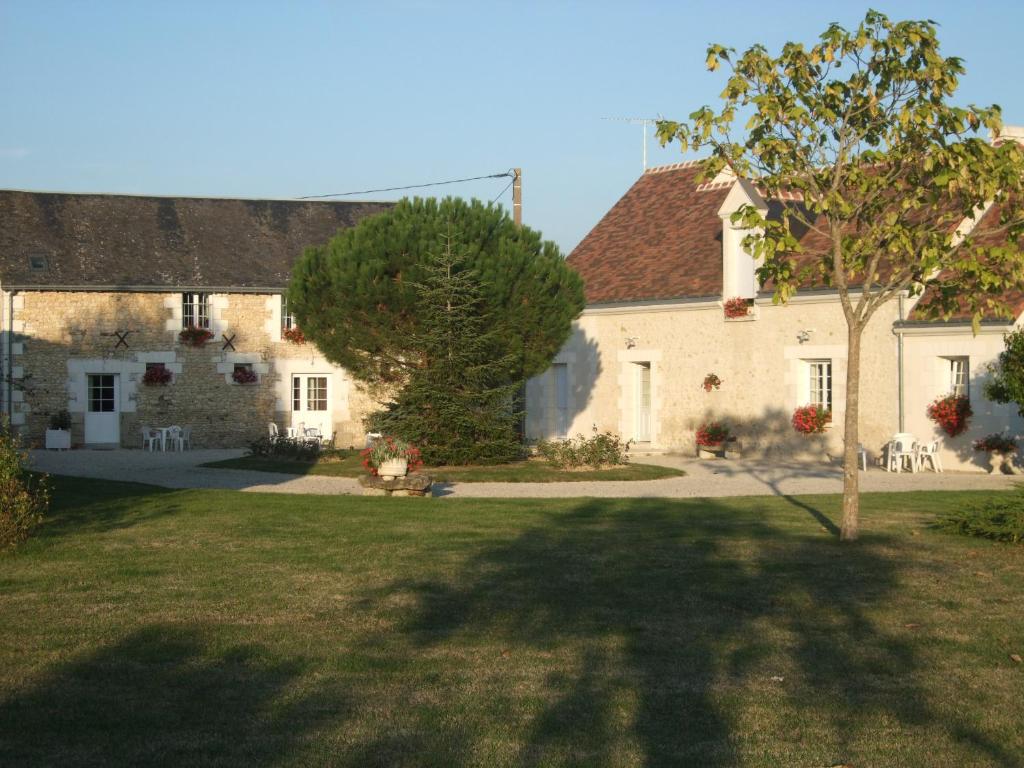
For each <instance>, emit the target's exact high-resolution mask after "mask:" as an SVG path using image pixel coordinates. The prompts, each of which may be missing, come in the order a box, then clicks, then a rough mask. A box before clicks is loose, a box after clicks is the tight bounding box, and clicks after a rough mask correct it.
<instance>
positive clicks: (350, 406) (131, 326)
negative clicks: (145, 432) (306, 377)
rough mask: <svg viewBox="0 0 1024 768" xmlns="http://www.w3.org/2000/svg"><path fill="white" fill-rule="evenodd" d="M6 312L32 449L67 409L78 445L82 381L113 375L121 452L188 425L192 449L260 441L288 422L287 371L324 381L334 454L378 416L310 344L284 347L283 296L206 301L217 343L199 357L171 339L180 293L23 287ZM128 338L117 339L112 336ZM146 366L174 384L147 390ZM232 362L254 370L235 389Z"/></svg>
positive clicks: (17, 416)
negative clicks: (250, 380) (153, 431)
mask: <svg viewBox="0 0 1024 768" xmlns="http://www.w3.org/2000/svg"><path fill="white" fill-rule="evenodd" d="M14 305H15V311H14V322H13V332H14V334H15V336H14V338H15V339H16V343H15V345H14V352H15V354H14V356H13V374H14V394H15V399H16V401H17V402H16V403H15V406H14V413H13V414H12V421H13V422H14V423H15V424H16V425H19V426H20V429H21V431H22V433H23V434H24V436H25V437H26V438H27V440H28V441H29V442H30V443H35V442H40V441H41V440H42V437H43V432H44V430H45V429H46V425H47V423H48V421H49V417H50V415H51V414H52V413H54V412H56V411H59V410H62V409H64V408H67V409H68V410H69V411H71V413H72V419H73V422H74V425H73V433H72V441H73V443H75V444H81V443H82V442H83V441H84V419H85V413H86V409H87V402H86V401H87V392H86V381H87V377H88V375H89V374H94V373H116V374H118V381H119V396H120V412H121V415H120V442H121V444H122V445H125V446H134V445H138V444H140V436H139V428H140V427H141V426H142V425H144V424H145V425H150V426H167V425H169V424H180V425H182V426H184V425H190V426H192V428H193V430H194V442H195V444H196V445H197V447H199V446H202V447H224V446H232V447H234V446H244V445H245V444H246V443H248V442H249V441H250V440H253V439H255V438H257V437H260V436H262V435H265V434H266V433H267V423H268V422H269V421H274V422H275V423H277V424H278V425H279V427H281V428H284V427H287V426H289V425H290V424H291V421H292V412H291V393H290V388H291V376H292V374H323V375H325V376H328V377H329V380H330V386H329V395H330V415H331V422H332V427H333V430H334V431H336V432H337V444H338V445H339V446H343V447H344V446H348V445H361V444H362V442H363V432H364V431H363V427H362V423H361V419H362V417H363V416H364V415H365V414H366V413H367V412H368V411H370V410H372V409H374V408H376V404H375V403H374V402H373V401H372V400H371V399H369V398H368V397H366V396H365V395H363V394H361V393H360V392H359V390H358V388H357V387H356V386H355V385H354V383H353V382H352V381H351V380H350V379H349V377H348V376H347V375H346V374H345V372H344V371H343V370H341V369H340V368H337V367H336V366H333V365H331V364H330V363H328V362H327V361H326V360H325V359H324V358H323V356H322V355H320V353H319V352H318V351H317V350H316V348H315V347H313V346H312V345H310V344H304V345H295V344H292V343H290V342H287V341H284V340H282V338H281V332H280V328H281V302H280V296H276V295H265V294H259V295H258V294H216V295H213V296H211V298H210V306H211V310H212V311H211V315H212V318H211V320H212V322H211V330H212V331H213V333H214V335H215V338H214V339H213V340H211V341H210V342H208V343H207V344H206V345H205V346H203V347H201V348H199V349H195V348H192V347H190V346H187V345H185V344H182V343H181V342H180V341H179V339H178V333H179V331H180V330H181V324H182V323H181V294H180V293H144V292H139V293H127V292H125V293H103V292H43V291H26V292H20V293H18V294H16V295H15V297H14ZM125 331H128V333H127V336H125V342H124V343H120V342H119V338H118V336H117V335H115V334H116V333H120V334H124V332H125ZM228 339H230V340H231V344H230V345H229V344H226V340H228ZM232 347H233V348H232ZM146 363H163V364H164V365H165V366H166V367H167V368H168V370H170V371H171V372H172V373H173V381H172V382H171V383H170V384H168V385H166V386H147V385H145V384H144V383H143V382H142V376H143V374H144V373H145V369H146ZM238 363H242V364H250V365H251V366H252V368H253V370H254V371H255V372H256V373H257V374H258V375H259V382H258V383H256V384H249V385H240V384H236V383H235V382H234V381H233V380H232V378H231V374H232V372H233V370H234V366H235V364H238Z"/></svg>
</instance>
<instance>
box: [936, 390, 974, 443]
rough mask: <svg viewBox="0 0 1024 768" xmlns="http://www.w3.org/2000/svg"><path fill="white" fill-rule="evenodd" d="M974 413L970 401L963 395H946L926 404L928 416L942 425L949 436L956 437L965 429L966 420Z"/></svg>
mask: <svg viewBox="0 0 1024 768" xmlns="http://www.w3.org/2000/svg"><path fill="white" fill-rule="evenodd" d="M973 415H974V411H972V410H971V401H970V400H969V399H968V398H966V397H964V396H963V395H946V396H945V397H939V398H936V399H935V400H933V401H932V402H931V403H930V404H929V405H928V418H929V419H931V420H932V421H934V422H935V423H936V424H938V425H939V426H940V427H942V431H943V432H945V433H946V434H947V435H949V436H950V437H956V436H957V435H959V434H960V433H962V432H963V431H964V430H966V429H967V423H968V420H969V419H970V418H971V416H973Z"/></svg>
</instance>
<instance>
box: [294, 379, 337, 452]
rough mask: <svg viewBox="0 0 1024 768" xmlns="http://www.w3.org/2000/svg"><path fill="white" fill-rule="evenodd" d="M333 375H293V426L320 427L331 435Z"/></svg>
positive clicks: (322, 431) (325, 434) (332, 423)
mask: <svg viewBox="0 0 1024 768" xmlns="http://www.w3.org/2000/svg"><path fill="white" fill-rule="evenodd" d="M330 384H331V377H330V376H325V375H323V374H320V373H300V374H296V375H294V376H292V426H293V427H299V426H304V427H305V428H306V429H309V428H310V427H318V428H319V429H320V432H321V434H323V435H324V436H325V437H330V436H331V433H332V432H333V431H334V419H333V418H332V414H331V399H330Z"/></svg>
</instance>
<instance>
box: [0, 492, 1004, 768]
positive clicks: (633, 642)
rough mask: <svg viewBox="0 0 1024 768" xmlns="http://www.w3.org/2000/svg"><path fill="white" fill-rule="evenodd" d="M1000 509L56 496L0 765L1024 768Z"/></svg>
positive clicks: (5, 572) (37, 560)
mask: <svg viewBox="0 0 1024 768" xmlns="http://www.w3.org/2000/svg"><path fill="white" fill-rule="evenodd" d="M980 495H982V494H979V493H972V494H966V493H930V494H926V493H917V494H898V495H867V496H865V497H864V530H865V535H864V539H863V541H862V542H860V543H859V544H857V545H856V546H840V545H839V544H838V543H837V541H836V538H835V534H834V525H833V521H835V520H836V518H837V512H838V506H839V500H838V498H837V497H800V498H788V499H787V498H748V499H721V500H680V501H664V500H653V499H622V500H592V499H576V500H573V499H566V500H552V501H538V500H475V499H380V498H375V497H365V498H364V497H331V498H326V497H317V498H313V497H303V496H293V495H287V494H282V495H272V494H266V495H262V494H252V493H240V492H232V491H170V490H163V489H157V488H152V487H147V486H140V485H130V484H117V483H108V482H101V481H89V480H72V479H61V478H58V479H56V495H55V499H56V509H55V511H54V513H53V514H52V515H51V517H50V519H49V521H48V522H47V523H46V525H45V527H44V529H43V531H42V533H41V535H40V536H39V537H38V538H36V539H35V540H33V541H32V542H30V543H29V544H27V545H26V546H25V547H24V548H23V549H22V550H20V551H18V552H17V553H15V554H13V555H6V556H3V557H0V617H2V621H0V765H4V766H8V765H9V766H19V768H20V767H21V766H68V765H75V766H79V765H89V766H101V765H166V766H182V765H190V766H198V765H202V766H205V765H224V766H236V765H244V766H271V765H273V766H291V765H294V766H307V765H340V766H378V765H387V766H410V767H412V766H468V765H473V766H577V765H592V766H677V765H693V766H712V767H714V766H737V765H739V766H762V765H773V766H809V767H813V766H831V765H835V764H843V763H848V764H851V765H854V766H857V768H861V767H862V766H863V767H867V766H1014V765H1021V755H1022V754H1024V728H1022V727H1021V723H1022V721H1024V700H1022V696H1024V667H1022V665H1020V664H1017V663H1015V662H1013V661H1012V660H1011V659H1010V654H1011V653H1024V614H1022V612H1021V599H1022V598H1021V595H1022V594H1024V548H1022V547H1020V546H1011V545H1004V544H995V543H992V542H989V541H985V540H979V539H968V538H961V537H957V536H952V535H948V534H941V533H938V532H935V531H933V530H931V529H930V528H929V527H928V526H929V521H930V520H931V519H932V518H933V516H934V515H935V513H937V512H939V511H941V510H944V509H950V508H953V507H955V506H957V505H960V504H963V503H964V502H965V501H966V500H967V499H968V498H969V497H970V498H974V499H976V498H977V497H979V496H980Z"/></svg>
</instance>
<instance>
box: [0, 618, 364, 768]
mask: <svg viewBox="0 0 1024 768" xmlns="http://www.w3.org/2000/svg"><path fill="white" fill-rule="evenodd" d="M302 673H303V666H302V663H301V662H299V661H291V660H289V661H282V660H278V659H273V658H267V657H266V656H264V655H261V652H260V650H259V649H258V648H256V647H250V646H246V645H235V646H230V647H223V646H220V645H218V644H217V643H215V642H214V641H212V640H210V639H207V638H205V637H204V635H203V632H202V631H200V630H198V629H193V628H183V627H179V626H173V625H150V626H147V627H145V628H143V629H140V630H138V631H136V632H134V633H133V634H131V635H129V636H128V637H126V638H124V639H122V640H121V641H119V642H117V643H116V644H114V645H111V646H109V647H106V648H102V649H100V650H97V651H95V652H94V653H92V654H90V655H88V656H86V657H84V658H80V659H77V660H75V661H72V662H69V663H67V664H66V665H64V666H63V667H60V668H58V669H57V670H56V671H54V672H52V673H51V674H50V675H48V676H47V677H46V678H45V679H43V680H42V681H40V682H38V683H36V684H35V685H34V686H33V687H32V688H31V689H29V690H26V691H23V692H19V693H16V694H14V695H13V696H9V697H7V698H5V699H0V764H2V765H10V766H15V765H17V766H34V765H47V766H49V765H62V766H73V765H110V766H120V765H124V766H128V765H133V766H134V765H153V766H160V765H167V766H180V765H196V764H202V765H213V764H216V765H245V766H264V765H273V764H276V763H278V762H280V761H282V760H284V759H287V758H294V756H295V752H296V751H297V750H298V749H300V748H301V742H302V740H303V739H304V738H305V737H306V736H307V734H308V733H309V731H311V730H313V729H314V728H317V727H320V726H321V725H323V723H324V722H325V721H332V720H340V719H344V718H345V717H346V716H347V714H348V712H349V711H350V702H349V700H348V697H347V696H346V695H345V694H344V693H342V692H339V691H328V692H319V693H318V694H317V695H316V696H315V697H307V698H297V699H296V698H294V697H290V696H288V695H287V693H288V687H289V685H291V684H292V683H293V681H294V680H295V679H296V678H298V677H299V676H300V675H301V674H302Z"/></svg>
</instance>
